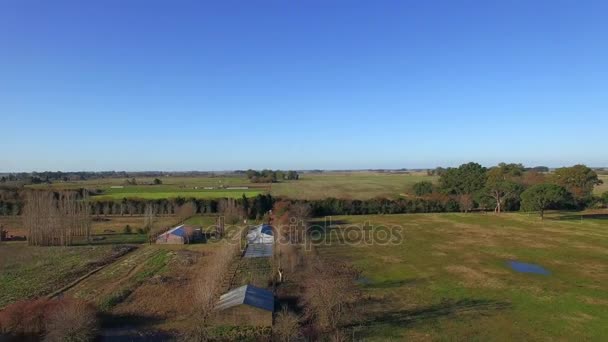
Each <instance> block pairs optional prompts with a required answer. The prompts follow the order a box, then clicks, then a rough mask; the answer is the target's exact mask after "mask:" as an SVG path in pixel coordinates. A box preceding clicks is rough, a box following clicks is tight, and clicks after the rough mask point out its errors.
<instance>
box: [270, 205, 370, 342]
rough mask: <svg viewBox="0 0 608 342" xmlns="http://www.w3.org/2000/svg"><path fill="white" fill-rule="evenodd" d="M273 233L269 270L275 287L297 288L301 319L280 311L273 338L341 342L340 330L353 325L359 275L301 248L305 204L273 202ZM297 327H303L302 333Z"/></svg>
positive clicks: (308, 212) (306, 213)
mask: <svg viewBox="0 0 608 342" xmlns="http://www.w3.org/2000/svg"><path fill="white" fill-rule="evenodd" d="M272 212H273V227H274V228H275V230H276V231H277V234H278V242H277V243H275V255H274V258H273V269H274V270H275V272H276V273H278V275H279V277H278V281H279V283H282V282H284V281H286V280H287V281H290V282H293V283H298V284H300V288H301V290H302V291H301V292H299V293H298V295H299V296H300V303H301V304H302V306H303V309H304V310H303V314H302V315H300V314H297V313H295V312H292V311H289V309H288V308H286V307H284V308H283V310H282V311H281V312H280V313H279V314H278V315H277V317H276V319H275V324H274V326H273V334H274V335H275V336H276V337H277V338H278V340H281V341H293V340H298V339H302V338H304V339H315V337H318V336H320V335H325V336H331V337H332V340H335V341H344V340H346V337H345V336H344V334H343V330H344V329H345V327H348V326H350V325H351V324H352V323H353V319H354V317H355V316H356V315H354V312H355V310H356V309H357V303H358V302H359V301H360V300H361V296H362V294H361V291H360V290H359V288H358V286H357V285H356V279H358V278H359V275H360V272H359V271H358V270H357V269H355V268H354V267H352V266H351V265H349V264H346V263H343V262H341V261H339V260H327V259H322V258H321V257H319V255H318V253H317V252H315V250H314V248H315V247H314V246H312V245H310V246H307V247H308V248H303V247H304V244H305V240H304V239H303V237H304V234H306V230H307V226H308V222H307V221H308V219H309V217H310V216H311V214H312V208H311V205H310V203H305V202H302V201H288V200H278V201H277V202H276V203H275V205H274V207H273V210H272ZM302 323H306V324H307V326H306V328H305V329H302Z"/></svg>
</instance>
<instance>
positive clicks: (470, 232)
mask: <svg viewBox="0 0 608 342" xmlns="http://www.w3.org/2000/svg"><path fill="white" fill-rule="evenodd" d="M333 222H334V223H336V224H338V225H336V226H335V230H334V232H338V231H340V230H343V229H344V228H345V226H346V225H350V224H355V225H361V224H363V223H364V222H370V223H372V224H374V225H385V226H392V225H397V226H400V227H403V231H404V234H403V236H404V240H403V242H402V243H400V244H396V245H391V246H378V245H372V246H352V245H347V244H340V243H338V240H337V239H334V240H333V241H334V242H333V243H331V244H330V245H328V246H322V247H319V248H318V252H319V253H320V254H321V255H322V256H323V257H325V258H335V259H339V260H347V261H350V262H352V263H354V264H355V265H356V266H357V267H359V268H360V269H361V270H362V271H363V273H362V278H361V279H360V285H359V286H360V287H361V288H362V290H363V291H364V293H365V295H366V298H367V299H366V300H365V301H364V302H363V303H362V309H364V315H363V319H362V323H361V325H360V326H359V325H357V326H356V328H355V332H354V333H355V336H356V338H357V339H359V338H362V339H366V340H376V341H384V340H387V339H393V340H401V339H413V340H471V339H473V340H480V341H485V340H505V341H506V340H555V339H557V340H579V341H580V340H597V341H599V340H603V339H605V338H606V336H608V325H607V324H606V322H608V285H607V284H608V212H605V211H604V212H596V213H594V214H589V215H587V216H583V219H582V220H581V215H579V214H570V213H564V214H561V215H555V214H554V215H551V217H550V218H549V219H545V221H540V220H539V219H538V218H537V217H536V216H528V215H524V214H503V215H501V216H495V215H491V214H467V215H465V214H417V215H383V216H348V217H333ZM509 260H518V261H521V262H527V263H535V264H538V265H541V266H543V267H545V268H546V269H547V270H549V271H550V272H551V274H550V275H539V274H531V273H517V272H515V271H513V270H512V269H510V268H509V267H508V265H507V262H508V261H509ZM351 333H352V332H349V333H348V334H349V335H350V334H351Z"/></svg>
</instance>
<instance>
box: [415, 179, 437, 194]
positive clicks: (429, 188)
mask: <svg viewBox="0 0 608 342" xmlns="http://www.w3.org/2000/svg"><path fill="white" fill-rule="evenodd" d="M412 190H414V194H416V196H425V195H429V194H431V193H433V183H431V182H428V181H422V182H418V183H416V184H414V186H412Z"/></svg>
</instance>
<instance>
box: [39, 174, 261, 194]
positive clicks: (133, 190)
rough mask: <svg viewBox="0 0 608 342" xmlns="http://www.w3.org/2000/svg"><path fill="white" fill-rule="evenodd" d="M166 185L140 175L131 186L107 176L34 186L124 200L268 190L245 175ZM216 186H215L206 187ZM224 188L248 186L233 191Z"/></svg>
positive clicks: (166, 181)
mask: <svg viewBox="0 0 608 342" xmlns="http://www.w3.org/2000/svg"><path fill="white" fill-rule="evenodd" d="M160 179H161V180H162V182H163V183H162V184H160V185H152V183H153V181H154V178H137V179H136V181H137V185H129V184H127V183H126V181H127V179H124V178H103V179H94V180H86V181H74V182H58V183H53V184H39V185H31V186H30V187H32V188H38V189H47V188H51V189H79V188H88V189H96V190H101V191H102V194H100V195H97V196H94V197H93V199H94V200H120V199H123V198H142V199H161V198H176V197H184V198H223V197H228V198H240V197H242V196H243V194H245V195H247V196H248V197H254V196H256V195H258V194H260V193H264V192H265V191H267V189H268V185H266V184H251V183H250V182H249V180H247V178H245V177H244V176H232V177H161V178H160ZM205 187H213V189H204V188H205ZM224 187H248V188H249V189H236V190H230V189H225V188H224Z"/></svg>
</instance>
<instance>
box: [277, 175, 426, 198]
mask: <svg viewBox="0 0 608 342" xmlns="http://www.w3.org/2000/svg"><path fill="white" fill-rule="evenodd" d="M436 179H437V178H436V177H433V176H427V175H426V173H420V172H419V173H411V174H406V173H379V172H327V173H318V174H313V173H309V174H302V175H301V176H300V179H299V180H296V181H286V182H281V183H276V184H272V188H271V192H270V193H271V194H272V195H273V196H284V197H289V198H298V199H322V198H326V197H335V198H351V199H361V200H363V199H370V198H374V197H388V198H394V197H399V196H400V195H401V194H403V193H405V192H407V191H409V190H410V188H411V186H412V185H413V184H414V183H416V182H420V181H424V180H427V181H431V182H435V181H436Z"/></svg>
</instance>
